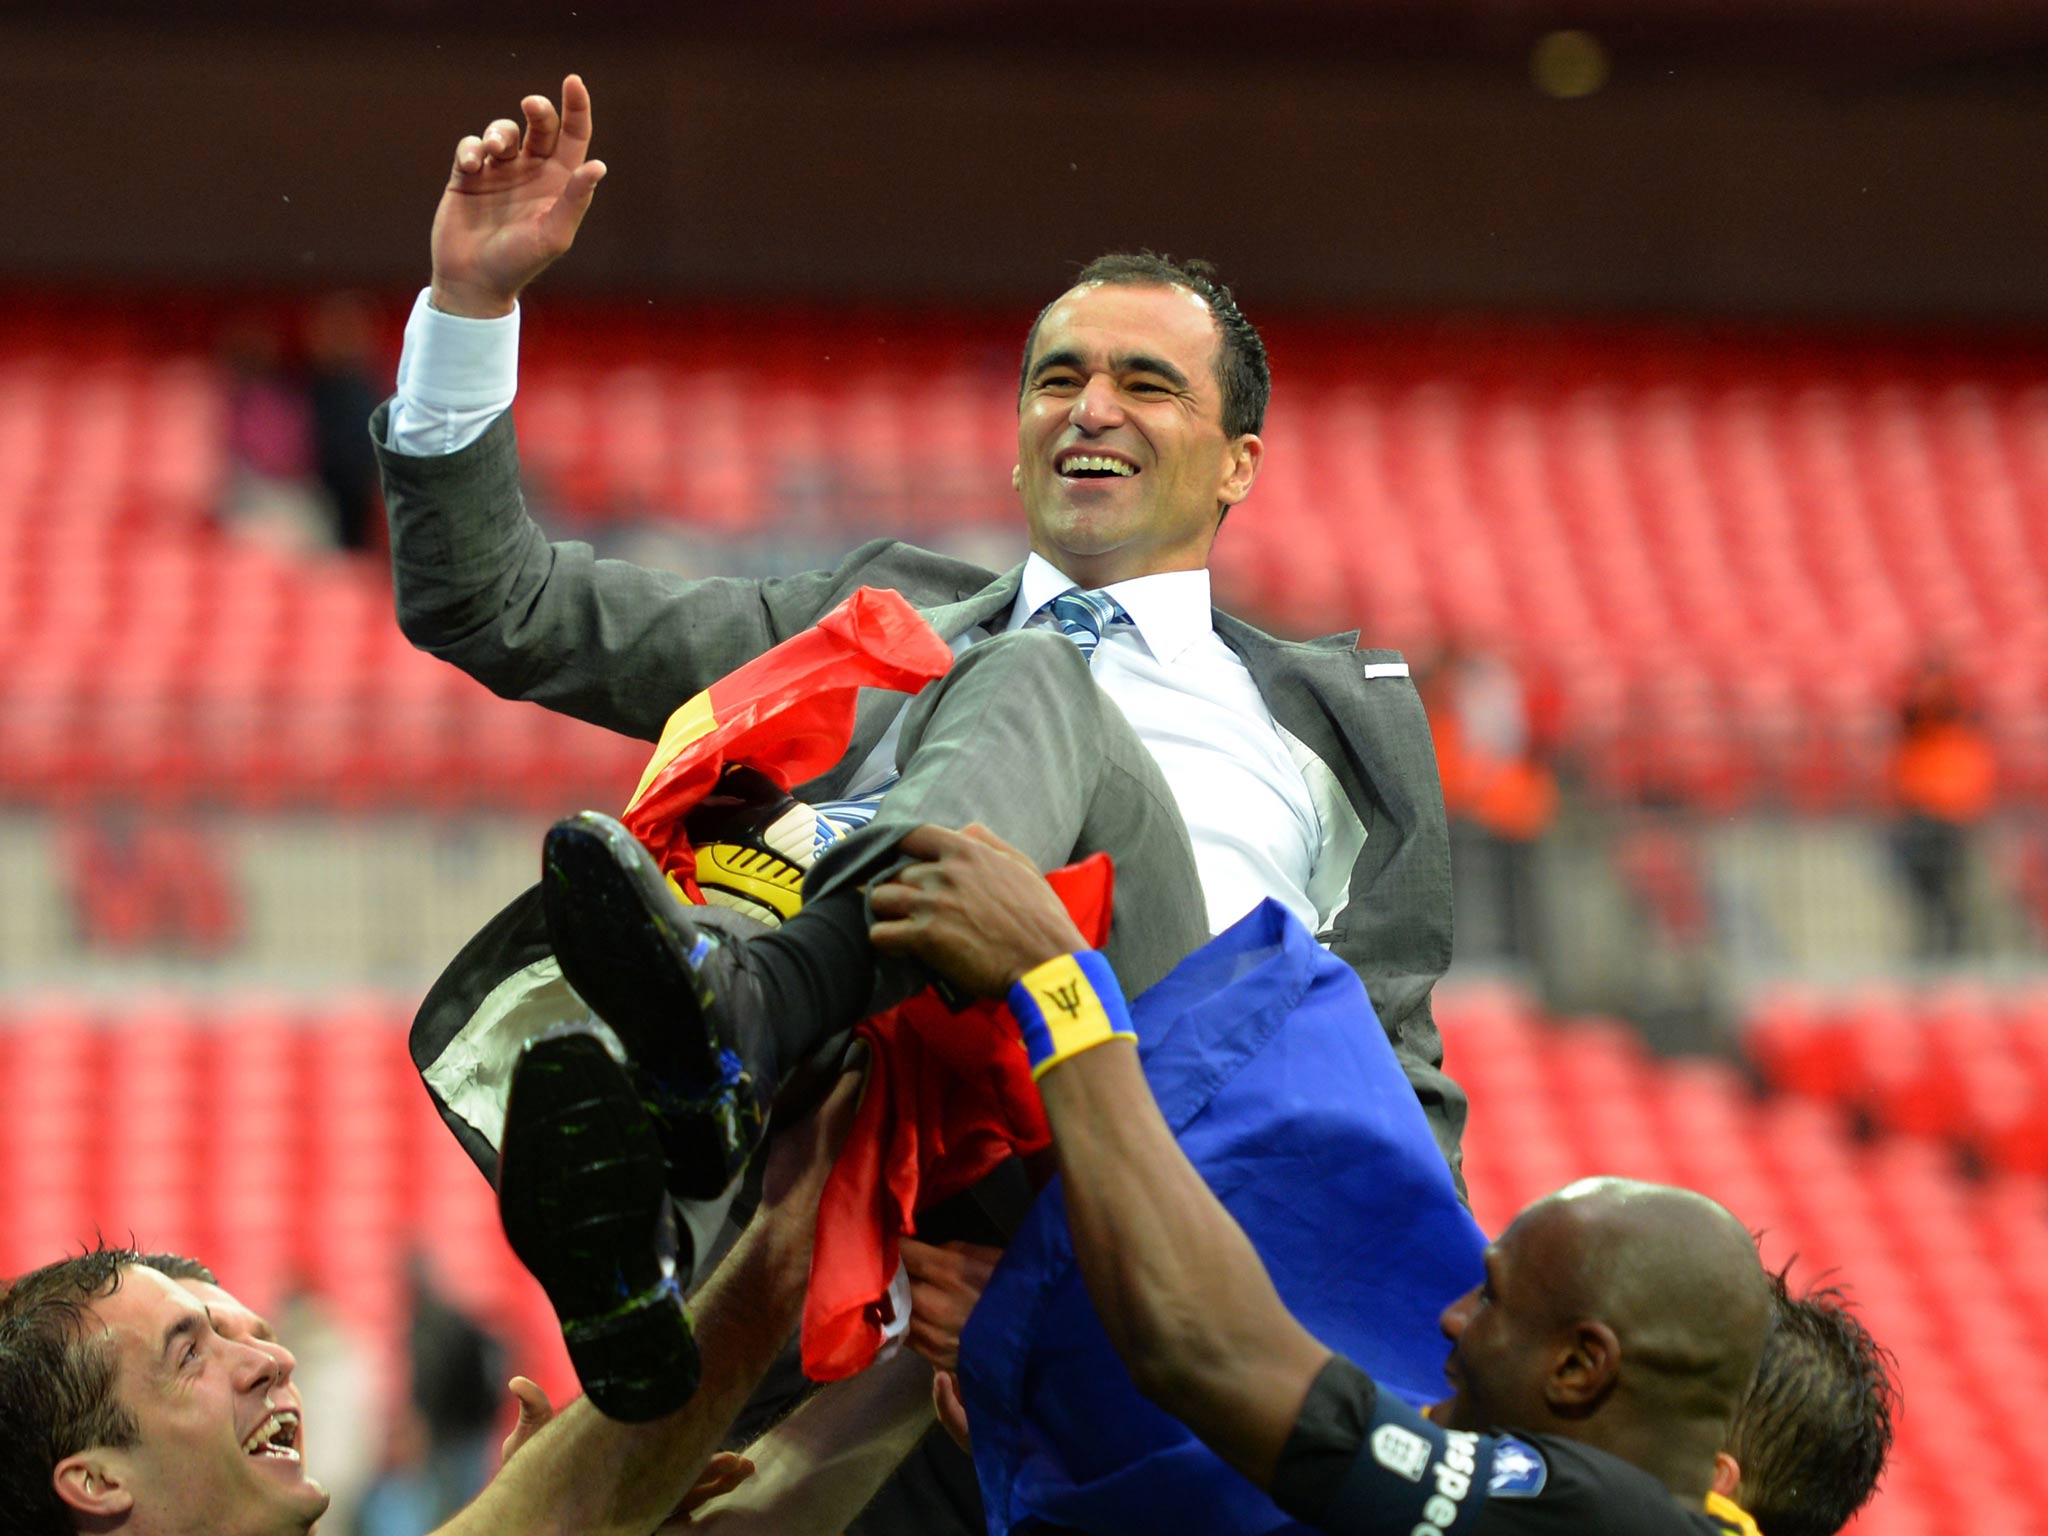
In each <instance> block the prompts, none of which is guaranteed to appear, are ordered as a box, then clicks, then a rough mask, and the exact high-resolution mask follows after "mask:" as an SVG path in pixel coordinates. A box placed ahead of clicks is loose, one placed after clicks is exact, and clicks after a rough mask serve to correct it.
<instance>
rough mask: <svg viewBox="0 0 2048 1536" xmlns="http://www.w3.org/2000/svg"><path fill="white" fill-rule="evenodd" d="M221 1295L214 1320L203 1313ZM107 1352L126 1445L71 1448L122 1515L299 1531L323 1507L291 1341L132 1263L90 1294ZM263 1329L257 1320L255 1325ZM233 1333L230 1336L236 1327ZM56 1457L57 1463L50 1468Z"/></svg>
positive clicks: (240, 1310) (169, 1525) (222, 1532)
mask: <svg viewBox="0 0 2048 1536" xmlns="http://www.w3.org/2000/svg"><path fill="white" fill-rule="evenodd" d="M214 1297H218V1298H220V1305H221V1312H220V1315H219V1323H220V1326H216V1322H215V1319H214V1317H213V1316H210V1315H209V1311H210V1308H211V1307H212V1306H213V1305H214V1301H213V1299H212V1298H214ZM92 1311H93V1315H94V1317H95V1318H96V1319H97V1321H98V1323H99V1325H100V1326H101V1327H102V1328H103V1329H104V1330H105V1334H106V1336H107V1338H108V1340H109V1342H110V1343H111V1345H112V1347H113V1351H114V1357H115V1361H116V1376H115V1394H116V1396H117V1397H118V1398H119V1400H120V1402H121V1403H122V1405H123V1406H124V1407H126V1408H127V1409H128V1411H129V1412H130V1413H132V1414H133V1415H134V1416H135V1421H136V1425H137V1428H138V1431H139V1433H138V1435H137V1437H136V1441H135V1443H134V1444H132V1445H129V1446H124V1447H120V1448H118V1449H100V1450H95V1451H91V1452H84V1453H81V1454H80V1456H79V1457H72V1458H67V1461H79V1460H81V1459H89V1460H91V1461H92V1462H94V1463H96V1464H97V1465H98V1467H99V1473H98V1475H97V1477H96V1479H95V1487H96V1488H97V1490H98V1491H99V1492H100V1493H101V1495H102V1496H104V1491H105V1489H106V1487H107V1485H108V1484H109V1483H111V1484H112V1486H113V1487H114V1488H115V1489H116V1490H117V1493H118V1502H120V1503H121V1504H123V1505H124V1506H125V1508H124V1509H123V1510H117V1511H114V1513H116V1514H119V1513H124V1512H125V1513H127V1516H128V1518H129V1519H130V1520H131V1521H134V1522H135V1523H137V1524H139V1525H145V1526H146V1527H147V1528H149V1529H160V1530H164V1531H179V1532H182V1531H188V1530H189V1531H193V1532H199V1531H206V1532H214V1533H219V1536H299V1533H303V1532H305V1531H306V1530H308V1529H310V1528H311V1526H312V1524H313V1522H314V1521H315V1520H317V1519H319V1518H320V1515H321V1513H322V1512H323V1511H325V1509H326V1508H327V1493H326V1490H324V1489H323V1488H322V1487H321V1486H320V1485H319V1484H318V1483H317V1482H314V1481H313V1480H312V1479H310V1478H308V1477H307V1476H306V1470H305V1464H304V1461H303V1459H302V1454H301V1452H302V1447H303V1441H302V1438H301V1433H300V1427H299V1400H298V1394H297V1392H296V1391H295V1390H294V1389H293V1388H292V1386H291V1371H292V1366H293V1363H294V1362H293V1361H292V1357H291V1355H290V1352H289V1351H287V1350H285V1349H284V1348H283V1346H282V1345H280V1344H278V1343H277V1342H276V1341H275V1340H274V1339H264V1338H261V1337H258V1336H257V1334H258V1330H259V1327H260V1322H261V1320H260V1319H256V1318H255V1317H254V1314H251V1313H249V1312H248V1310H247V1309H246V1308H244V1307H242V1306H241V1304H240V1303H239V1302H236V1301H235V1300H234V1298H233V1297H232V1296H229V1295H228V1294H227V1293H226V1292H224V1291H220V1290H219V1288H218V1287H214V1286H204V1285H202V1284H201V1283H200V1282H197V1281H184V1282H180V1281H174V1280H170V1279H168V1278H166V1277H165V1276H163V1275H161V1274H159V1273H157V1272H156V1271H155V1270H153V1269H148V1268H145V1267H142V1266H140V1265H137V1266H132V1267H130V1268H129V1269H127V1270H125V1271H124V1272H123V1275H122V1282H121V1285H120V1288H119V1289H117V1290H116V1291H115V1292H114V1293H113V1294H112V1295H111V1296H106V1297H103V1298H101V1299H100V1300H98V1301H95V1302H94V1303H93V1305H92ZM261 1331H262V1332H265V1333H267V1331H268V1330H267V1329H261ZM238 1334H239V1335H242V1336H241V1337H237V1336H236V1335H238ZM65 1465H66V1464H65V1463H63V1462H60V1463H59V1464H58V1468H57V1472H58V1476H59V1478H60V1479H62V1478H63V1477H64V1476H65Z"/></svg>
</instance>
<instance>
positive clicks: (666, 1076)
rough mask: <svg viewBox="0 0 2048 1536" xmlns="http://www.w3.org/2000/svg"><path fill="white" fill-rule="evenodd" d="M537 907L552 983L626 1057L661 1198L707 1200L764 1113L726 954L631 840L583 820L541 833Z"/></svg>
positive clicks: (725, 942)
mask: <svg viewBox="0 0 2048 1536" xmlns="http://www.w3.org/2000/svg"><path fill="white" fill-rule="evenodd" d="M541 864H542V877H541V906H542V910H543V911H544V912H545V914H546V916H547V924H548V938H549V941H550V942H551V943H552V944H553V946H554V951H555V958H556V959H557V960H559V961H560V962H561V965H562V975H563V977H564V978H565V979H566V980H567V981H568V983H569V985H570V986H571V987H573V988H575V989H576V995H577V996H578V997H580V998H582V999H583V1001H584V1002H586V1003H588V1004H589V1005H590V1007H591V1008H592V1009H593V1010H594V1011H595V1012H596V1013H597V1016H598V1017H599V1018H601V1019H603V1020H604V1021H605V1023H607V1024H608V1025H610V1026H611V1028H612V1031H613V1032H614V1033H615V1034H616V1035H617V1036H618V1037H619V1042H620V1044H621V1045H623V1046H624V1047H625V1051H626V1058H627V1064H628V1068H629V1070H630V1072H631V1077H632V1084H633V1088H634V1090H635V1091H636V1093H637V1094H638V1095H639V1100H640V1103H641V1105H642V1106H643V1107H644V1108H645V1109H646V1111H647V1113H648V1114H649V1116H650V1117H651V1118H652V1119H653V1121H654V1125H655V1128H656V1130H657V1131H658V1133H659V1134H660V1137H661V1142H662V1147H663V1150H664V1151H665V1152H666V1153H667V1155H668V1165H669V1188H670V1189H671V1190H672V1191H673V1192H674V1193H675V1194H676V1195H677V1196H678V1197H679V1198H681V1199H685V1200H709V1199H712V1198H714V1197H715V1196H717V1195H718V1194H719V1193H720V1192H721V1191H723V1190H724V1189H725V1187H726V1186H727V1185H728V1184H730V1183H731V1182H732V1180H733V1179H734V1177H735V1176H737V1175H738V1174H739V1172H740V1171H741V1169H743V1168H744V1167H745V1166H746V1163H747V1158H748V1157H749V1156H750V1155H751V1154H752V1152H753V1150H754V1148H755V1147H756V1146H757V1145H758V1144H759V1143H760V1140H761V1133H762V1126H763V1121H764V1118H765V1116H764V1113H763V1111H764V1110H765V1108H766V1105H765V1103H764V1102H763V1095H762V1094H760V1093H759V1092H758V1091H757V1085H756V1083H755V1080H754V1077H753V1075H752V1074H751V1073H750V1072H749V1071H748V1069H747V1063H746V1062H745V1060H744V1059H743V1058H742V1057H741V1055H740V1050H739V1044H740V1037H739V1035H738V1033H737V1031H736V1029H735V1021H734V1019H733V1018H732V1017H731V1015H730V1004H731V1001H732V1000H731V997H730V995H729V994H730V993H731V992H733V991H734V990H735V989H736V988H737V987H740V986H743V985H744V977H742V976H740V975H739V974H738V959H737V952H736V946H735V945H734V944H733V942H732V941H731V940H729V939H727V938H725V937H722V936H721V935H719V934H717V933H715V932H713V931H712V930H711V929H710V928H709V927H701V928H700V927H699V926H698V925H697V924H696V923H695V922H693V921H692V920H691V918H690V915H689V913H690V909H689V907H688V906H687V905H685V904H684V902H683V901H682V900H681V899H680V898H679V897H678V896H677V895H676V893H675V891H674V890H673V889H671V888H670V886H669V883H668V881H667V880H666V879H665V878H663V876H662V873H661V871H660V869H658V868H657V867H656V866H655V863H654V859H653V858H652V856H650V855H649V854H648V852H647V850H646V849H645V848H643V847H642V846H641V845H640V841H639V839H638V838H636V837H634V836H633V834H632V833H630V832H628V831H627V830H626V829H625V828H624V827H623V826H621V825H620V824H619V823H618V822H616V821H614V820H613V819H612V818H611V817H609V816H604V815H600V814H599V813H598V812H596V811H583V812H580V813H578V814H577V815H574V816H571V817H569V818H567V819H566V820H563V821H558V822H556V823H555V825H554V826H553V827H552V828H550V829H549V831H548V835H547V842H546V844H545V847H544V849H543V852H542V859H541Z"/></svg>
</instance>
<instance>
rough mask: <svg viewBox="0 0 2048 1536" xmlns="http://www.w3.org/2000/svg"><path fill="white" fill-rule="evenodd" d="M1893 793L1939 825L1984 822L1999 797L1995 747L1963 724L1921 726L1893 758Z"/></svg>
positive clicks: (1903, 803) (1968, 725)
mask: <svg viewBox="0 0 2048 1536" xmlns="http://www.w3.org/2000/svg"><path fill="white" fill-rule="evenodd" d="M1892 791H1893V793H1894V794H1895V795H1897V796H1898V801H1899V804H1900V805H1901V806H1903V807H1904V808H1905V809H1907V810H1909V811H1918V812H1919V813H1920V814H1921V815H1923V816H1932V817H1934V818H1935V819H1936V820H1938V821H1950V822H1955V823H1957V824H1959V825H1960V824H1963V823H1967V822H1973V821H1978V820H1981V819H1982V818H1983V816H1984V814H1985V813H1986V812H1987V811H1989V810H1990V809H1991V806H1992V802H1993V800H1994V799H1995V798H1996V796H1997V793H1998V764H1997V760H1996V758H1995V757H1994V755H1993V753H1992V750H1991V743H1990V742H1989V741H1987V740H1985V738H1984V736H1983V734H1982V733H1981V732H1979V731H1978V730H1977V728H1976V727H1975V726H1973V725H1971V724H1969V723H1968V722H1967V721H1964V720H1941V721H1935V722H1932V723H1930V724H1926V725H1922V726H1918V727H1916V728H1914V729H1912V730H1910V731H1908V732H1907V734H1906V735H1905V736H1904V737H1903V738H1902V739H1901V740H1900V742H1899V749H1898V752H1897V753H1896V755H1894V757H1893V758H1892Z"/></svg>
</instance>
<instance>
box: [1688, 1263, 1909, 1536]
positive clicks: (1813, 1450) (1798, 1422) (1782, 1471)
mask: <svg viewBox="0 0 2048 1536" xmlns="http://www.w3.org/2000/svg"><path fill="white" fill-rule="evenodd" d="M1791 1268H1792V1266H1791V1265H1790V1264H1789V1263H1788V1264H1787V1265H1786V1266H1785V1268H1784V1269H1782V1270H1780V1271H1779V1272H1778V1273H1777V1274H1775V1275H1772V1276H1771V1287H1772V1291H1773V1296H1772V1302H1771V1331H1770V1335H1769V1337H1768V1338H1767V1339H1766V1340H1765V1341H1764V1354H1763V1359H1762V1361H1761V1362H1760V1363H1759V1364H1758V1366H1757V1371H1756V1381H1755V1382H1754V1383H1753V1384H1752V1385H1751V1387H1750V1389H1749V1395H1748V1396H1747V1397H1746V1398H1744V1399H1743V1402H1742V1406H1741V1407H1740V1408H1738V1409H1737V1410H1736V1413H1735V1423H1734V1425H1733V1426H1732V1427H1731V1428H1730V1429H1729V1432H1728V1452H1729V1454H1730V1455H1732V1456H1733V1457H1734V1458H1735V1459H1736V1461H1737V1462H1739V1463H1740V1464H1741V1466H1742V1504H1743V1507H1744V1508H1745V1509H1747V1510H1748V1511H1749V1513H1750V1514H1751V1516H1753V1517H1754V1518H1755V1520H1756V1523H1757V1525H1758V1527H1759V1528H1760V1529H1761V1530H1762V1531H1763V1532H1764V1536H1834V1533H1835V1532H1836V1531H1839V1530H1840V1529H1841V1528H1842V1527H1843V1526H1844V1525H1846V1524H1848V1522H1849V1517H1850V1516H1851V1515H1853V1514H1855V1513H1856V1511H1857V1510H1859V1509H1861V1508H1862V1507H1863V1506H1864V1505H1865V1504H1866V1503H1868V1502H1869V1501H1870V1496H1871V1495H1872V1494H1873V1493H1875V1492H1876V1491H1877V1480H1878V1477H1879V1476H1880V1475H1881V1474H1882V1473H1883V1471H1884V1463H1885V1457H1886V1456H1887V1455H1888V1454H1889V1453H1890V1451H1891V1446H1892V1416H1893V1415H1894V1413H1896V1412H1897V1410H1898V1403H1899V1388H1898V1383H1897V1382H1896V1381H1895V1380H1894V1379H1893V1372H1894V1371H1895V1370H1896V1369H1897V1367H1898V1361H1897V1360H1896V1359H1895V1358H1894V1357H1893V1356H1892V1353H1891V1351H1890V1350H1888V1349H1886V1348H1884V1346H1882V1345H1881V1344H1879V1343H1878V1342H1877V1340H1875V1339H1873V1338H1872V1337H1871V1336H1870V1330H1869V1329H1867V1328H1865V1327H1864V1326H1863V1324H1862V1322H1861V1321H1860V1320H1859V1319H1858V1318H1857V1317H1856V1316H1855V1314H1854V1313H1852V1312H1851V1311H1850V1310H1849V1304H1848V1299H1847V1298H1846V1297H1845V1296H1844V1295H1843V1294H1842V1292H1841V1290H1840V1289H1839V1288H1838V1287H1835V1286H1828V1287H1826V1288H1824V1289H1818V1290H1809V1291H1807V1292H1806V1293H1805V1294H1803V1295H1799V1296H1794V1295H1793V1294H1792V1292H1791V1287H1790V1285H1789V1284H1788V1281H1787V1276H1788V1275H1789V1274H1790V1272H1791Z"/></svg>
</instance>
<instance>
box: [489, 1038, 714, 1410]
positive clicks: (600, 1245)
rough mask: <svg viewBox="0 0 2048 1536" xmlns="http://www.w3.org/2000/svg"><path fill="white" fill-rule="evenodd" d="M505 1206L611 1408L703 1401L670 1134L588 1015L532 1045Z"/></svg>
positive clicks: (515, 1102) (587, 1372)
mask: <svg viewBox="0 0 2048 1536" xmlns="http://www.w3.org/2000/svg"><path fill="white" fill-rule="evenodd" d="M498 1215H499V1219H500V1220H502V1221H503V1222H504V1225H505V1237H506V1240H507V1241H509V1242H510V1243H511V1245H512V1251H513V1252H514V1253H516V1254H518V1255H519V1261H520V1262H521V1263H522V1264H524V1265H525V1266H526V1267H527V1268H528V1269H529V1270H531V1271H532V1272H533V1277H534V1279H536V1280H538V1281H539V1282H540V1285H541V1289H542V1290H544V1291H546V1292H547V1295H548V1300H549V1302H550V1303H552V1304H553V1306H554V1309H555V1316H556V1317H557V1318H558V1319H559V1320H560V1322H561V1325H562V1338H563V1341H564V1342H565V1343H567V1344H568V1346H569V1359H570V1361H571V1362H572V1363H573V1364H574V1365H575V1367H576V1375H577V1377H578V1379H579V1380H581V1381H582V1383H583V1390H584V1392H585V1393H587V1394H588V1395H589V1397H590V1400H591V1402H592V1403H594V1404H596V1406H597V1408H598V1410H599V1411H600V1412H602V1413H604V1414H605V1415H607V1416H608V1417H610V1418H614V1419H623V1420H626V1421H628V1422H632V1423H643V1422H645V1421H646V1420H649V1419H657V1418H660V1417H662V1416H663V1415H664V1414H669V1413H673V1412H674V1411H675V1410H676V1409H678V1408H680V1407H682V1406H683V1404H684V1403H686V1402H688V1401H689V1400H690V1395H691V1394H692V1393H693V1392H695V1391H696V1390H697V1380H698V1375H699V1361H698V1356H697V1340H696V1337H695V1335H694V1334H693V1333H692V1331H691V1328H690V1315H689V1313H688V1312H687V1311H686V1310H685V1309H684V1306H683V1285H684V1284H685V1283H686V1282H687V1280H688V1278H689V1275H690V1269H691V1262H692V1259H693V1258H694V1255H693V1254H692V1253H689V1252H685V1251H683V1250H684V1249H687V1248H688V1247H689V1244H690V1239H689V1236H688V1234H687V1231H686V1230H685V1229H683V1228H681V1227H679V1226H678V1224H677V1223H676V1220H675V1217H674V1213H673V1210H672V1208H671V1206H670V1203H669V1196H668V1170H667V1162H666V1158H665V1157H664V1155H663V1152H662V1146H661V1138H660V1137H659V1135H658V1134H657V1133H656V1131H655V1128H654V1125H653V1123H652V1121H651V1120H650V1119H649V1117H648V1116H647V1114H646V1112H645V1111H644V1110H642V1108H641V1107H640V1101H639V1095H638V1094H637V1093H635V1091H634V1088H633V1085H632V1083H631V1081H630V1080H629V1079H628V1078H627V1075H626V1071H625V1069H624V1068H623V1067H621V1066H620V1065H619V1064H618V1063H617V1062H616V1061H614V1060H612V1057H611V1055H610V1053H609V1052H608V1051H607V1050H606V1049H605V1046H604V1042H603V1041H602V1040H601V1039H600V1038H599V1036H598V1034H597V1032H596V1030H595V1029H594V1028H593V1027H592V1026H590V1025H588V1024H580V1023H579V1024H565V1025H560V1026H558V1027H557V1028H555V1029H553V1030H550V1031H548V1032H547V1033H545V1034H542V1035H540V1036H539V1037H537V1038H536V1039H534V1040H532V1041H531V1042H529V1043H528V1045H527V1046H526V1048H525V1050H524V1051H523V1052H522V1053H521V1054H520V1058H519V1062H518V1065H517V1066H516V1067H514V1069H513V1072H512V1091H511V1096H510V1098H509V1099H508V1100H507V1102H506V1106H505V1134H504V1137H503V1138H502V1144H501V1146H500V1148H499V1151H498Z"/></svg>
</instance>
